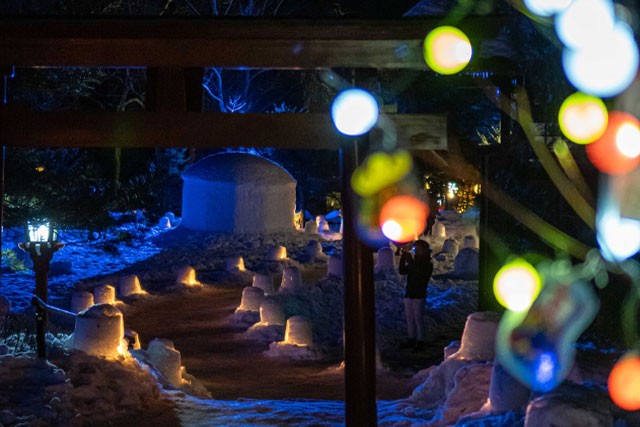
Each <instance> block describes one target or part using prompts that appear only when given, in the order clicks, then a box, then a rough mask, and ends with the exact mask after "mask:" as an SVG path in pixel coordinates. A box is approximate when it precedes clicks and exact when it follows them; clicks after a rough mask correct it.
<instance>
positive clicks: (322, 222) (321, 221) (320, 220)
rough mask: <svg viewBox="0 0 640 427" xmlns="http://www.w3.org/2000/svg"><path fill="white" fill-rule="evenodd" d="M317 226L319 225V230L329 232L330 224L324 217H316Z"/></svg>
mask: <svg viewBox="0 0 640 427" xmlns="http://www.w3.org/2000/svg"><path fill="white" fill-rule="evenodd" d="M316 224H318V230H320V231H329V223H328V222H327V218H326V217H325V216H324V215H318V216H317V217H316Z"/></svg>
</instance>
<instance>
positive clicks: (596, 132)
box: [558, 92, 609, 144]
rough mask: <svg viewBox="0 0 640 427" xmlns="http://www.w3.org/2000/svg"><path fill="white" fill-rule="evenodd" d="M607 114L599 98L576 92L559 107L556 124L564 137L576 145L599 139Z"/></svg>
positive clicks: (605, 123)
mask: <svg viewBox="0 0 640 427" xmlns="http://www.w3.org/2000/svg"><path fill="white" fill-rule="evenodd" d="M608 120H609V113H608V112H607V107H606V106H605V105H604V102H602V100H601V99H600V98H596V97H594V96H590V95H586V94H584V93H581V92H576V93H574V94H573V95H569V96H568V97H567V99H565V100H564V102H563V103H562V105H561V106H560V111H559V112H558V123H559V124H560V130H562V133H563V134H564V136H566V137H567V138H568V139H569V140H570V141H573V142H575V143H577V144H588V143H590V142H593V141H595V140H596V139H598V138H600V137H601V136H602V134H603V133H604V131H605V130H606V129H607V122H608Z"/></svg>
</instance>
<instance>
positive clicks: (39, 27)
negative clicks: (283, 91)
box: [0, 16, 513, 72]
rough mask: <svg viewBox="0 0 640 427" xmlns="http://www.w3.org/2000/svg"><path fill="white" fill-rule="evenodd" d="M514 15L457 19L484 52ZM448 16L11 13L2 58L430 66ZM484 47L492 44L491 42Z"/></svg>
mask: <svg viewBox="0 0 640 427" xmlns="http://www.w3.org/2000/svg"><path fill="white" fill-rule="evenodd" d="M506 22H507V18H506V17H495V16H494V17H467V18H465V19H464V20H463V21H461V22H459V23H458V24H457V25H458V26H459V27H460V28H462V29H463V30H464V31H465V32H466V33H467V34H468V36H469V38H470V39H471V42H472V44H473V45H474V50H475V51H476V52H480V46H481V44H482V42H483V41H485V40H490V39H492V38H494V37H495V36H496V35H497V34H498V31H499V30H500V29H502V28H503V27H504V25H506ZM442 23H443V20H442V19H441V18H420V19H401V20H389V21H370V20H367V21H350V20H288V19H264V18H261V19H251V18H249V19H247V18H243V19H157V18H156V19H122V18H118V19H95V20H86V19H85V20H69V19H67V20H58V19H44V20H43V19H40V20H30V19H17V18H14V19H4V20H0V65H15V66H106V67H109V66H131V67H136V66H137V67H145V66H149V67H160V66H179V67H207V66H216V67H229V68H235V67H249V68H281V69H301V68H307V69H309V68H326V67H350V68H412V69H425V68H426V65H425V63H424V60H423V56H422V41H423V39H424V37H425V35H426V34H427V32H428V31H429V30H431V29H433V28H435V27H436V26H437V25H440V24H442ZM483 51H485V52H486V51H487V49H484V50H483ZM468 70H469V71H494V72H497V71H501V70H502V71H505V72H512V70H513V64H511V63H510V62H509V61H504V60H503V59H501V58H497V57H493V58H491V52H490V51H489V53H488V56H486V57H484V58H481V57H480V55H478V54H477V55H474V58H473V59H472V61H471V64H470V65H469V68H468Z"/></svg>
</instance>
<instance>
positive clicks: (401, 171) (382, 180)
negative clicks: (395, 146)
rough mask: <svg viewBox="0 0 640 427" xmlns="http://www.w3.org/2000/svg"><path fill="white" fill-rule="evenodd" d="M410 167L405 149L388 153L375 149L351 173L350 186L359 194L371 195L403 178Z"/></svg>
mask: <svg viewBox="0 0 640 427" xmlns="http://www.w3.org/2000/svg"><path fill="white" fill-rule="evenodd" d="M412 168H413V160H412V159H411V154H409V152H408V151H407V150H396V151H395V152H393V153H390V154H387V153H385V152H383V151H377V152H375V153H372V154H370V155H369V156H368V157H367V159H366V160H365V162H364V163H363V164H362V166H359V167H358V168H357V169H356V170H355V171H354V173H353V175H351V187H353V191H355V192H356V193H358V194H359V195H361V196H365V197H368V196H373V195H374V194H375V193H377V192H378V191H380V190H382V189H383V188H385V187H387V186H389V185H392V184H395V183H396V182H398V181H400V180H402V179H404V178H405V177H406V176H407V175H408V174H409V172H411V169H412Z"/></svg>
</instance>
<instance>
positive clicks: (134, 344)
mask: <svg viewBox="0 0 640 427" xmlns="http://www.w3.org/2000/svg"><path fill="white" fill-rule="evenodd" d="M124 339H125V340H126V341H127V343H128V344H129V350H140V336H139V335H138V333H137V332H136V331H132V330H131V329H125V330H124Z"/></svg>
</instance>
